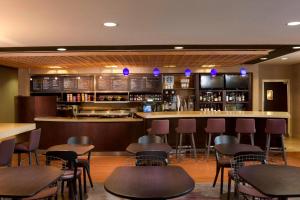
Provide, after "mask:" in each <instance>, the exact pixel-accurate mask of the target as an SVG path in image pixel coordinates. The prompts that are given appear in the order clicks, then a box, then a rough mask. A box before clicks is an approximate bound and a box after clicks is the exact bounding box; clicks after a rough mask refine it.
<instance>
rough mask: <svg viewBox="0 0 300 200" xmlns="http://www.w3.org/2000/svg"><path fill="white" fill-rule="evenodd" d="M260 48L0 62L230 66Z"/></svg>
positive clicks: (17, 56) (15, 56)
mask: <svg viewBox="0 0 300 200" xmlns="http://www.w3.org/2000/svg"><path fill="white" fill-rule="evenodd" d="M268 53H269V50H264V51H262V50H260V51H254V50H253V51H169V52H166V51H164V52H139V51H135V52H134V51H133V52H132V51H131V52H67V53H53V52H48V53H4V54H0V65H5V66H10V67H22V68H23V67H30V68H47V67H52V66H60V67H68V68H72V67H74V68H75V67H85V66H88V67H105V66H112V65H117V66H121V67H124V66H126V67H130V66H136V67H154V66H157V67H162V66H171V65H175V66H189V67H200V66H201V65H217V66H224V67H226V66H234V65H240V64H243V63H246V62H248V61H251V60H254V59H257V58H259V57H263V56H265V55H267V54H268Z"/></svg>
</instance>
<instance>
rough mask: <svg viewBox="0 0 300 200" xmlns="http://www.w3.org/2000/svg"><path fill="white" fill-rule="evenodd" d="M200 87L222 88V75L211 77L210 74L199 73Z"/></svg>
mask: <svg viewBox="0 0 300 200" xmlns="http://www.w3.org/2000/svg"><path fill="white" fill-rule="evenodd" d="M200 79H201V80H200V88H201V89H223V88H224V75H217V76H215V77H212V76H211V75H210V74H208V75H201V78H200Z"/></svg>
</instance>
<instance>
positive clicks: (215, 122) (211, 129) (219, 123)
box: [204, 118, 225, 159]
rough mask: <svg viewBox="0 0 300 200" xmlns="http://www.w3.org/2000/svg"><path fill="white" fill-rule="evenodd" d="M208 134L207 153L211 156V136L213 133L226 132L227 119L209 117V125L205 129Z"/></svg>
mask: <svg viewBox="0 0 300 200" xmlns="http://www.w3.org/2000/svg"><path fill="white" fill-rule="evenodd" d="M204 130H205V132H206V133H207V134H208V141H207V148H206V151H207V153H206V155H207V159H208V158H209V153H210V150H211V147H212V143H211V138H212V136H213V135H223V134H224V133H225V119H224V118H209V119H207V126H206V128H205V129H204Z"/></svg>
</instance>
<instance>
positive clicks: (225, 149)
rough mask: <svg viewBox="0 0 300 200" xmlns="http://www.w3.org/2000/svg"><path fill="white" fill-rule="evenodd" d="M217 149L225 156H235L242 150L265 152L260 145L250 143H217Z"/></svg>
mask: <svg viewBox="0 0 300 200" xmlns="http://www.w3.org/2000/svg"><path fill="white" fill-rule="evenodd" d="M215 149H216V151H217V152H218V153H220V154H222V155H225V156H234V155H235V154H236V153H240V152H249V153H251V152H263V150H262V149H261V148H260V147H258V146H252V145H249V144H217V145H215Z"/></svg>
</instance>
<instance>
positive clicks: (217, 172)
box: [213, 164, 220, 187]
mask: <svg viewBox="0 0 300 200" xmlns="http://www.w3.org/2000/svg"><path fill="white" fill-rule="evenodd" d="M219 172H220V166H219V165H218V164H217V166H216V175H215V179H214V182H213V187H215V186H216V183H217V180H218V176H219Z"/></svg>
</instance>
